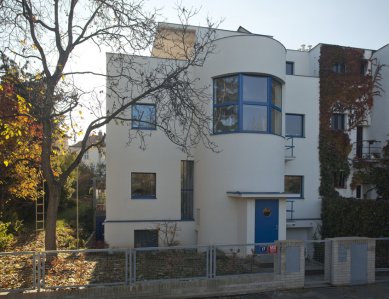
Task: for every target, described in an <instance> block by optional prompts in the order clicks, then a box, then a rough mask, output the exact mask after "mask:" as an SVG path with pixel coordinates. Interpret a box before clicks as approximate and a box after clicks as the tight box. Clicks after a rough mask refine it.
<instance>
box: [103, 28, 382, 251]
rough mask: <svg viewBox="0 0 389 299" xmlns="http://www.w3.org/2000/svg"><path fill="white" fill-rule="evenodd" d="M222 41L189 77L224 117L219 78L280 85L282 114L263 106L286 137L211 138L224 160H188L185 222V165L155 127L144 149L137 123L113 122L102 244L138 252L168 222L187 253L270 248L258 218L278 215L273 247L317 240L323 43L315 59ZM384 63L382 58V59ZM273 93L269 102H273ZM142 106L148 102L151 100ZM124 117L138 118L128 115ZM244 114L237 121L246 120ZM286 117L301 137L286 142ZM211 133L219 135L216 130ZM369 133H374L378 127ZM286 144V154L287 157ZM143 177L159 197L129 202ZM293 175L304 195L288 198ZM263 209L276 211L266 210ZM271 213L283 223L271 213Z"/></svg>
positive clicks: (148, 63) (245, 41) (151, 61)
mask: <svg viewBox="0 0 389 299" xmlns="http://www.w3.org/2000/svg"><path fill="white" fill-rule="evenodd" d="M193 29H194V30H199V31H201V30H204V29H202V28H196V27H193ZM217 37H218V38H217V40H216V41H215V54H213V55H210V56H209V57H208V58H207V60H206V62H205V64H204V65H203V66H202V67H198V68H196V69H191V73H190V75H191V76H193V78H196V79H197V80H198V81H197V83H196V84H198V86H209V88H208V91H207V93H208V94H209V106H208V107H209V111H208V112H209V114H210V115H212V114H213V113H214V112H213V111H214V109H217V108H215V103H214V100H213V97H214V90H213V82H214V80H215V78H224V77H227V76H236V77H238V76H239V80H241V81H239V82H243V80H245V79H244V76H250V77H255V78H257V77H261V78H262V77H263V78H266V80H268V82H278V84H280V85H281V90H282V105H281V106H280V107H278V108H277V107H276V108H274V107H273V106H271V105H270V104H269V103H268V104H266V105H265V104H264V105H263V106H261V107H266V109H269V110H268V111H269V112H268V114H267V115H268V117H269V119H270V120H268V126H270V127H272V126H276V125H274V124H273V123H272V121H273V122H274V119H275V116H273V114H271V113H272V112H273V110H275V109H278V110H277V111H280V112H281V114H280V115H281V120H280V123H281V124H282V127H281V130H280V133H279V134H276V133H272V132H270V131H269V130H270V129H269V128H267V130H268V132H261V133H259V132H246V131H244V130H238V131H234V132H228V133H225V134H224V133H220V132H218V133H215V134H211V135H210V140H211V141H212V142H214V143H215V144H217V146H218V148H219V149H220V152H213V151H211V150H209V149H207V148H205V146H203V145H201V144H199V145H198V146H197V147H196V148H195V149H194V151H193V157H191V158H189V159H190V160H193V165H194V168H193V169H194V177H193V184H194V185H193V206H192V212H193V217H191V219H183V216H182V210H181V205H182V192H181V191H182V188H183V187H182V178H181V161H184V160H187V159H188V157H187V156H186V155H184V154H183V153H182V152H180V151H179V150H178V149H177V147H176V146H175V145H173V144H172V143H171V142H170V140H169V139H168V138H167V137H166V136H165V135H164V134H163V133H162V132H161V131H160V130H158V129H156V130H150V131H148V132H147V135H150V136H146V139H145V140H146V148H145V149H141V148H140V147H142V146H141V145H142V144H141V142H140V141H139V140H137V139H134V140H131V142H130V144H129V143H128V135H129V132H131V130H137V129H132V126H131V123H125V124H119V123H115V122H112V123H110V124H109V125H108V126H107V137H106V161H107V191H106V192H107V203H106V221H105V238H106V242H107V243H108V244H109V246H111V247H133V246H135V245H136V244H135V243H136V242H135V234H134V232H136V231H147V230H155V229H156V228H157V227H158V226H159V225H161V224H162V223H170V224H173V223H176V224H177V228H178V229H177V235H176V239H177V240H178V241H179V242H180V244H182V245H190V244H227V243H230V244H231V243H233V244H238V243H240V244H244V243H254V242H262V241H264V242H265V241H266V242H267V241H269V240H268V239H266V238H265V237H264V238H262V236H265V235H267V232H264V231H261V230H262V226H261V225H262V222H261V221H262V220H259V218H260V216H261V217H262V216H263V215H265V214H266V213H267V214H266V215H265V216H264V217H268V216H269V215H271V217H273V216H274V217H275V218H274V221H275V222H274V230H275V231H276V235H275V236H276V237H274V239H280V240H282V239H311V238H312V236H313V235H314V234H315V233H316V230H317V227H318V225H319V224H320V208H321V200H320V196H319V185H320V165H319V152H318V146H319V144H318V141H319V77H318V75H319V63H318V59H319V56H320V45H318V46H316V47H314V48H312V49H311V50H310V51H295V50H287V49H285V47H284V46H283V45H282V44H281V43H280V42H279V41H277V40H275V39H273V38H272V37H270V36H264V35H255V34H248V33H247V34H244V33H242V32H229V31H224V30H219V31H218V32H217ZM388 51H389V50H388V47H384V48H382V49H380V50H379V51H378V52H376V54H375V55H381V54H380V53H382V56H383V57H386V59H387V58H388V57H389V53H387V52H388ZM114 55H115V54H107V61H108V64H107V71H108V73H109V74H117V68H116V67H115V65H114V64H111V63H110V61H111V60H112V59H111V58H112V57H114ZM377 57H378V56H377ZM128 59H132V60H133V61H135V62H136V65H137V67H138V68H139V69H143V70H144V71H145V72H146V71H148V70H152V69H153V68H155V67H156V66H157V65H160V64H161V63H162V64H163V63H164V61H170V60H169V59H167V60H166V59H165V60H163V59H159V58H156V57H128ZM380 59H382V60H384V59H383V58H381V56H380ZM287 62H292V63H293V72H292V74H286V72H285V65H286V63H287ZM386 63H388V62H386ZM129 72H131V71H129ZM132 72H133V74H132V75H133V76H136V75H137V73H140V72H138V70H132ZM242 78H243V79H242ZM127 83H128V82H125V80H124V79H123V80H120V81H119V83H118V84H117V86H116V88H118V89H119V90H126V89H128V94H127V96H128V99H131V98H134V97H136V96H137V94H138V93H139V92H140V91H139V90H137V88H136V87H134V86H132V87H131V86H128V85H127ZM240 84H243V83H240ZM385 84H387V83H385ZM385 87H386V86H384V89H385ZM269 88H270V89H271V87H269ZM388 88H389V86H388ZM270 89H269V91H268V92H269V94H270V93H272V96H274V95H273V93H274V91H272V92H270ZM388 90H389V89H388ZM239 92H243V91H241V90H240V91H239ZM107 96H108V97H107V110H108V111H111V109H112V107H113V105H114V103H115V101H118V100H119V99H117V98H115V94H114V93H112V92H110V91H109V90H107ZM242 101H244V100H242ZM384 102H385V101H382V105H383V108H378V109H377V110H373V111H372V114H373V115H381V114H382V115H384V114H385V111H386V110H387V109H389V107H388V105H387V104H386V103H384ZM142 103H149V102H148V101H147V99H146V100H142ZM251 104H252V103H251ZM240 105H241V106H239V109H243V108H242V107H243V106H244V105H245V103H244V102H242V103H241V104H240ZM256 107H259V106H256ZM377 107H380V106H378V105H377ZM156 109H158V107H156ZM263 109H265V108H263ZM271 109H273V110H271ZM385 109H386V110H385ZM270 111H271V112H270ZM125 113H128V115H131V112H130V111H128V112H125ZM240 113H241V114H240V116H239V117H242V112H240ZM287 114H289V115H297V116H298V117H299V119H301V120H302V126H303V128H302V133H301V136H297V137H296V136H295V137H294V138H288V136H286V135H287V134H286V128H285V124H286V115H287ZM386 115H387V113H386ZM272 117H274V119H273V118H272ZM157 121H158V120H157ZM241 121H242V120H241ZM209 126H210V128H212V127H213V124H212V123H210V124H209ZM240 126H242V125H241V124H240ZM371 126H372V127H373V126H374V122H373V121H372V124H371ZM377 126H379V125H377ZM272 128H273V127H272ZM381 131H382V132H381V133H378V131H377V134H381V135H380V137H378V136H374V135H373V134H372V133H366V134H371V136H372V138H381V139H384V138H385V137H384V136H386V135H385V132H388V131H389V123H388V126H386V127H385V129H382V130H381ZM291 142H293V143H292V144H293V148H291V147H290V145H291ZM286 146H289V148H288V149H287V150H286ZM290 150H293V154H291V152H290ZM137 173H146V174H152V175H151V177H152V178H154V179H155V182H154V184H155V195H153V196H152V198H135V197H134V196H132V195H133V194H134V191H133V186H131V182H132V181H134V178H133V177H132V175H134V174H137ZM290 176H292V177H296V178H299V179H300V183H301V186H300V187H301V192H300V193H299V194H294V193H293V194H291V192H288V190H286V186H285V180H286V177H290ZM350 192H352V191H350ZM266 204H269V207H272V208H267V206H266ZM272 209H274V211H276V213H277V215H273V210H272ZM262 214H263V215H262ZM264 225H265V224H264ZM263 227H265V226H263ZM269 238H272V237H269ZM270 241H272V240H270ZM158 244H159V245H160V246H162V245H164V244H161V242H158Z"/></svg>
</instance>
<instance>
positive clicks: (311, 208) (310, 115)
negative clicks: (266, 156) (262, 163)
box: [284, 76, 321, 219]
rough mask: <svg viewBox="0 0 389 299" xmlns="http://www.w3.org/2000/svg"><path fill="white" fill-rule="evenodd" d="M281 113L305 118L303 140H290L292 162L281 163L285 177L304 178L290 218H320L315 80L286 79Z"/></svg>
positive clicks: (317, 87) (299, 77)
mask: <svg viewBox="0 0 389 299" xmlns="http://www.w3.org/2000/svg"><path fill="white" fill-rule="evenodd" d="M284 107H285V113H295V114H303V115H304V116H305V137H304V138H294V146H295V148H294V156H295V157H296V158H295V159H294V160H291V161H288V162H286V163H285V175H302V176H304V198H303V199H296V200H295V201H294V210H295V212H294V218H298V219H304V218H320V209H321V201H320V198H319V185H320V164H319V151H318V147H319V79H318V78H316V77H301V76H286V88H285V106H284Z"/></svg>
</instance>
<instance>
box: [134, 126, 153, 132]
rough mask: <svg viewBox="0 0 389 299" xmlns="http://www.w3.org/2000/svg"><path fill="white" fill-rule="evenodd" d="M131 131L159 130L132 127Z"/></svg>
mask: <svg viewBox="0 0 389 299" xmlns="http://www.w3.org/2000/svg"><path fill="white" fill-rule="evenodd" d="M131 130H137V131H157V128H134V127H131Z"/></svg>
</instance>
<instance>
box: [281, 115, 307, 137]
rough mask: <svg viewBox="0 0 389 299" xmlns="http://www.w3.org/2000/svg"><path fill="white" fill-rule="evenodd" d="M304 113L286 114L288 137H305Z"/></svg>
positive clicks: (286, 132) (286, 133)
mask: <svg viewBox="0 0 389 299" xmlns="http://www.w3.org/2000/svg"><path fill="white" fill-rule="evenodd" d="M304 134H305V132H304V115H303V114H288V113H287V114H286V115H285V135H286V136H288V137H304Z"/></svg>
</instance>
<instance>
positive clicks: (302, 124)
mask: <svg viewBox="0 0 389 299" xmlns="http://www.w3.org/2000/svg"><path fill="white" fill-rule="evenodd" d="M288 115H295V116H301V120H302V122H301V124H300V125H301V132H302V134H301V135H287V134H286V129H287V128H286V126H287V123H286V116H288ZM285 137H293V138H305V114H299V113H285Z"/></svg>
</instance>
